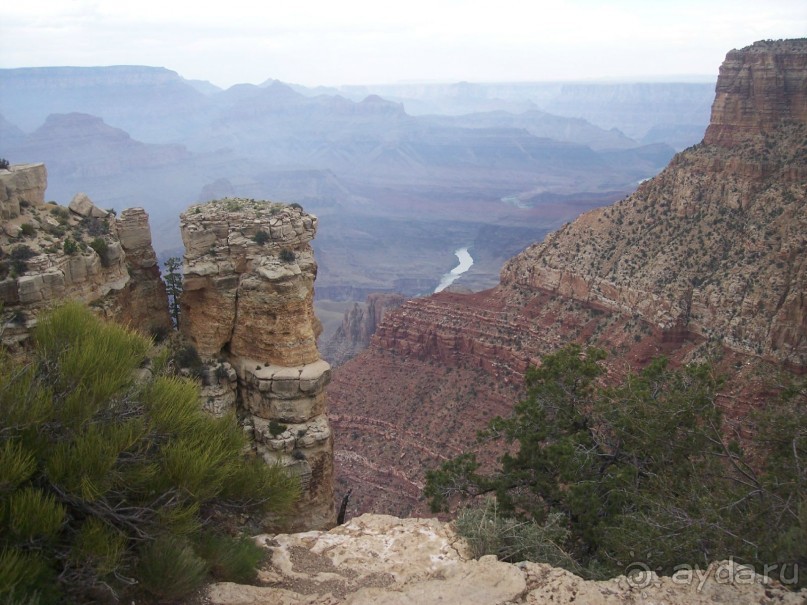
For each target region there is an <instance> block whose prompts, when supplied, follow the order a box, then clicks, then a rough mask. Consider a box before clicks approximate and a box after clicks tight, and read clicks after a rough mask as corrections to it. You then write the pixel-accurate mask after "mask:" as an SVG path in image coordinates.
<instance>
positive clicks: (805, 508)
mask: <svg viewBox="0 0 807 605" xmlns="http://www.w3.org/2000/svg"><path fill="white" fill-rule="evenodd" d="M604 357H605V353H604V352H603V351H601V350H597V349H588V350H586V351H584V350H582V349H581V348H580V347H579V346H576V345H572V346H568V347H566V348H564V349H562V350H560V351H558V352H557V353H555V354H553V355H548V356H546V357H545V358H544V359H543V360H542V364H541V366H540V367H539V368H532V369H530V370H529V371H528V373H527V376H526V383H527V397H526V398H525V400H524V401H522V402H520V403H519V404H517V405H516V406H515V408H514V410H513V414H512V415H511V416H510V417H509V418H495V419H494V420H492V421H491V422H490V424H489V426H488V428H487V430H486V431H484V432H483V433H481V435H480V438H481V439H482V440H490V444H493V443H501V441H504V442H505V443H508V444H512V447H510V448H507V449H508V450H509V451H508V452H506V453H504V454H503V455H502V456H501V457H500V460H499V467H498V469H496V470H495V471H494V472H481V466H480V464H479V463H478V462H477V460H476V458H475V456H474V455H473V454H470V453H466V454H463V455H461V456H458V457H456V458H454V459H452V460H449V461H447V462H446V463H444V464H443V465H442V466H441V467H440V468H438V469H435V470H432V471H429V472H428V473H427V485H426V490H425V493H426V495H427V496H428V497H429V498H430V500H431V504H432V507H433V508H434V509H435V510H440V509H443V510H446V509H448V508H449V507H450V506H451V505H456V504H457V503H458V502H459V501H461V500H463V499H466V498H474V497H476V496H481V495H485V494H487V495H488V496H492V495H495V498H496V505H497V507H498V508H497V511H498V514H499V515H500V516H501V517H507V516H510V517H515V518H520V519H521V520H522V521H524V523H523V524H522V525H520V526H519V527H525V528H528V529H530V531H533V532H536V531H538V532H539V533H540V532H543V533H544V534H545V533H546V528H547V523H548V522H549V521H551V520H553V519H556V518H557V515H561V516H562V517H563V519H565V527H566V528H567V529H568V531H569V533H568V536H567V538H566V540H565V543H564V544H562V545H558V546H560V547H562V548H561V551H562V552H563V553H567V552H568V553H570V554H571V555H573V557H574V564H573V565H566V566H567V567H569V568H570V569H572V570H573V571H576V572H578V571H579V570H585V571H586V573H588V574H589V575H591V576H594V577H597V576H601V575H603V574H605V575H616V574H619V573H622V572H623V571H624V569H625V568H624V565H626V564H627V563H628V562H630V561H635V560H636V557H637V556H641V557H642V559H641V561H642V562H643V564H645V565H647V566H648V568H650V569H654V570H658V571H660V572H664V573H672V572H673V571H675V568H676V566H678V565H685V564H688V565H705V564H707V563H708V562H710V561H719V560H721V559H727V558H729V557H733V558H734V559H735V560H736V561H737V562H743V563H750V564H752V565H755V567H756V569H757V570H758V571H760V572H762V571H763V570H764V569H765V565H768V566H770V565H776V567H775V568H774V569H773V570H771V569H770V567H769V568H768V569H769V570H770V571H772V572H773V573H774V575H776V574H777V573H778V574H781V575H780V576H777V577H778V578H779V579H781V580H783V581H787V580H791V583H792V577H793V573H792V572H793V570H794V569H798V568H799V567H801V568H804V566H805V565H807V546H805V545H807V464H805V461H807V414H806V413H805V411H807V389H805V388H804V385H800V386H796V387H794V388H791V389H788V390H786V391H785V395H786V396H787V397H786V400H785V401H783V402H777V401H771V402H769V405H768V406H767V409H765V410H764V411H763V412H762V413H760V414H758V415H756V416H755V417H754V418H753V421H754V422H755V423H756V425H757V429H758V439H757V441H756V446H757V448H758V451H756V452H755V455H756V456H757V459H756V462H754V463H752V461H749V458H748V457H747V456H746V455H745V453H744V452H743V451H742V448H741V447H740V446H739V445H738V443H737V442H735V441H733V440H730V439H728V438H727V431H726V428H725V427H724V426H723V423H722V419H721V413H720V408H719V407H718V406H717V404H716V400H717V394H718V392H719V388H720V385H721V381H720V380H719V378H717V377H716V376H715V375H714V371H713V370H712V368H711V367H710V366H709V365H708V364H701V365H697V364H696V365H690V366H687V367H684V368H681V369H673V368H670V367H669V365H668V363H667V361H666V360H665V359H663V358H659V359H656V360H654V361H652V362H651V363H650V364H649V365H648V366H647V367H646V368H645V369H644V370H642V371H641V372H638V373H630V374H628V375H627V376H626V377H625V379H624V380H623V381H622V382H621V383H619V384H617V385H615V386H611V387H603V386H601V385H600V384H599V378H600V376H601V375H602V372H603V368H602V366H601V365H600V361H601V360H602V359H604ZM497 440H498V441H497ZM490 444H489V446H490ZM760 461H762V463H760ZM772 520H776V521H775V522H772ZM513 525H514V524H510V525H508V524H507V523H504V524H503V525H502V526H503V527H505V526H507V527H512V526H513ZM516 525H517V524H516ZM550 527H554V525H552V524H550ZM539 530H540V531H539ZM508 531H509V530H508ZM477 533H478V532H477ZM469 537H470V538H471V539H472V540H484V541H487V542H491V540H490V537H489V536H487V535H482V534H480V535H471V536H469ZM525 542H526V540H525V539H524V537H523V536H521V537H519V538H518V540H516V539H515V538H514V537H512V536H511V537H510V538H508V540H505V541H504V543H507V544H512V543H518V544H519V545H520V546H519V548H520V549H521V548H523V546H521V545H522V544H523V543H525ZM497 548H498V547H497ZM533 550H534V551H540V549H538V548H533ZM637 553H638V554H637ZM620 561H622V562H623V563H622V564H620V563H619V562H620ZM796 576H798V574H796ZM797 580H798V581H800V582H802V583H804V582H805V578H803V577H801V578H798V577H797Z"/></svg>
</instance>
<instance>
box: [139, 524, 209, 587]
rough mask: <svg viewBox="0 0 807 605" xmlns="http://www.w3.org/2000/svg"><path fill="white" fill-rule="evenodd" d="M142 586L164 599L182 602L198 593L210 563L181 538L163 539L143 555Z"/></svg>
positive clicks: (163, 537) (149, 545) (141, 561)
mask: <svg viewBox="0 0 807 605" xmlns="http://www.w3.org/2000/svg"><path fill="white" fill-rule="evenodd" d="M137 571H138V576H139V577H140V583H141V585H142V587H143V588H145V589H146V590H147V591H148V592H149V593H151V594H153V595H155V596H157V597H160V598H161V599H171V600H173V599H180V598H182V597H185V596H187V595H189V594H191V593H192V592H194V591H195V590H197V589H198V588H199V587H200V586H201V585H202V583H203V582H204V581H205V578H206V576H207V571H208V567H207V563H206V562H205V560H204V559H202V558H201V557H200V556H199V555H197V554H196V552H195V551H194V549H193V547H192V546H191V545H190V544H188V543H187V542H186V541H185V540H183V539H182V538H176V537H171V536H160V537H159V538H157V539H156V540H154V541H153V542H149V543H148V544H146V546H145V547H144V548H143V549H142V550H141V552H140V562H139V565H138V569H137Z"/></svg>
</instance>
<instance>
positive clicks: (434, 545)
mask: <svg viewBox="0 0 807 605" xmlns="http://www.w3.org/2000/svg"><path fill="white" fill-rule="evenodd" d="M256 539H257V541H258V542H259V543H260V544H262V545H263V546H265V547H266V549H267V550H268V553H269V554H268V557H267V560H266V562H265V564H264V565H263V567H262V569H261V571H260V573H259V581H258V583H257V585H255V586H244V585H238V584H232V583H226V582H225V583H219V584H214V585H213V586H211V587H210V588H209V589H208V591H207V593H206V595H205V597H204V601H205V602H206V603H207V604H209V605H269V604H271V605H336V604H338V603H339V604H341V603H345V604H351V605H360V604H361V605H370V604H379V603H384V604H385V605H397V604H400V605H404V604H414V603H417V604H418V605H430V604H435V605H436V604H448V603H451V604H463V605H496V604H501V605H505V604H508V605H515V604H525V605H538V604H542V603H553V604H564V603H586V604H588V605H610V604H614V605H615V604H624V603H635V604H647V605H650V604H651V603H653V604H659V603H664V604H666V605H678V604H680V605H684V604H686V605H698V604H707V603H708V604H710V605H712V604H714V603H738V604H739V603H755V604H760V605H763V604H765V605H767V604H773V603H777V604H780V603H781V604H793V605H795V604H804V603H807V591H801V592H791V591H789V590H788V589H787V588H786V587H784V586H782V585H781V584H777V583H774V582H773V581H769V580H767V579H766V578H764V577H763V576H760V575H756V574H755V573H754V571H753V570H752V569H750V568H748V567H743V566H740V565H737V564H735V563H733V562H730V561H724V562H720V563H714V564H712V565H710V566H709V567H708V568H707V569H704V570H681V571H679V572H678V573H677V574H676V575H675V576H672V577H658V576H657V575H655V574H654V573H652V572H650V571H648V570H646V569H645V568H643V567H642V565H641V562H638V561H637V562H631V563H628V564H626V570H627V571H634V572H637V573H635V574H631V575H630V576H629V577H626V576H619V577H617V578H613V579H610V580H605V581H586V580H583V579H581V578H579V577H578V576H575V575H574V574H572V573H570V572H568V571H566V570H563V569H559V568H554V567H551V566H549V565H545V564H542V563H529V562H523V563H517V564H510V563H503V562H501V561H497V560H496V558H495V557H494V556H493V555H489V556H485V557H482V558H480V559H478V560H477V559H473V558H472V557H471V556H470V554H469V549H468V545H467V544H466V543H465V541H464V540H462V539H461V538H459V537H458V536H457V535H456V534H455V533H454V531H453V529H452V527H451V525H449V524H446V523H441V522H439V521H437V520H435V519H398V518H396V517H390V516H386V515H362V516H361V517H357V518H355V519H353V520H351V521H350V522H349V523H347V524H345V525H341V526H339V527H336V528H334V529H332V530H330V531H327V532H307V533H301V534H292V535H288V534H281V535H278V536H259V537H258V538H256Z"/></svg>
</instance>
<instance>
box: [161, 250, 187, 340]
mask: <svg viewBox="0 0 807 605" xmlns="http://www.w3.org/2000/svg"><path fill="white" fill-rule="evenodd" d="M182 277H183V276H182V259H181V258H179V257H177V256H172V257H171V258H169V259H168V260H167V261H165V289H166V291H167V292H168V310H169V311H170V313H171V317H172V319H173V321H174V327H175V328H177V329H178V328H179V297H180V296H181V295H182Z"/></svg>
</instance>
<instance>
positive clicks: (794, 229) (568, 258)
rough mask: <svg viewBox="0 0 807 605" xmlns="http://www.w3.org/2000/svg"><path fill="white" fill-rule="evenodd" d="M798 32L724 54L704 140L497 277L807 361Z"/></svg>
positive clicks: (802, 60) (806, 229)
mask: <svg viewBox="0 0 807 605" xmlns="http://www.w3.org/2000/svg"><path fill="white" fill-rule="evenodd" d="M806 199H807V39H804V40H793V41H787V42H771V43H767V42H765V43H758V44H755V45H754V46H751V47H749V48H746V49H743V50H742V51H732V52H730V53H729V54H728V56H727V58H726V61H725V62H724V64H723V67H722V68H721V70H720V77H719V78H718V83H717V96H716V98H715V103H714V105H713V108H712V121H711V124H710V126H709V128H708V129H707V132H706V136H705V138H704V141H703V143H702V144H700V145H697V146H695V147H693V148H690V149H688V150H687V151H685V152H682V153H681V154H679V155H678V156H676V157H675V158H674V159H673V161H672V162H671V163H670V165H669V166H668V167H667V168H666V169H665V170H664V171H662V173H661V174H660V175H659V176H657V177H655V178H654V179H652V180H650V181H648V182H646V183H644V184H643V185H642V186H640V187H639V189H638V190H637V191H636V192H635V193H634V194H633V195H632V196H630V197H629V198H627V199H626V200H624V201H622V202H619V203H617V204H615V205H614V206H611V207H609V208H602V209H599V210H595V211H592V212H588V213H586V214H585V215H583V216H581V217H580V218H579V219H578V220H576V221H574V222H573V223H571V224H569V225H567V226H565V227H564V228H562V229H560V230H559V231H557V232H555V233H553V234H551V235H550V236H548V237H547V238H546V240H545V241H544V242H543V243H541V244H536V245H534V246H532V247H531V248H530V249H528V250H527V251H526V252H525V253H524V254H521V255H519V256H518V257H516V258H515V259H513V260H512V261H511V262H509V263H508V264H507V265H506V266H505V267H504V269H503V271H502V284H503V285H521V286H525V287H528V288H540V289H545V290H549V291H552V292H556V293H557V294H559V295H561V296H564V297H568V298H573V299H575V300H578V301H583V302H591V303H595V304H598V305H601V306H603V307H606V308H609V309H612V310H615V311H619V312H623V313H635V314H638V315H639V316H640V317H641V318H642V319H644V320H646V321H648V322H650V323H652V324H654V325H656V326H658V327H659V328H661V329H662V330H675V329H678V330H680V329H686V330H688V331H691V332H694V333H696V334H699V335H701V336H703V337H707V338H712V339H716V340H718V341H720V342H721V343H723V344H724V345H726V346H728V347H731V348H733V349H736V350H738V351H742V352H745V353H751V354H758V355H762V356H764V357H766V358H768V359H770V360H772V361H775V362H777V363H785V364H788V365H790V366H792V367H795V368H802V369H804V368H807V300H806V299H805V291H807V203H805V200H806Z"/></svg>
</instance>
